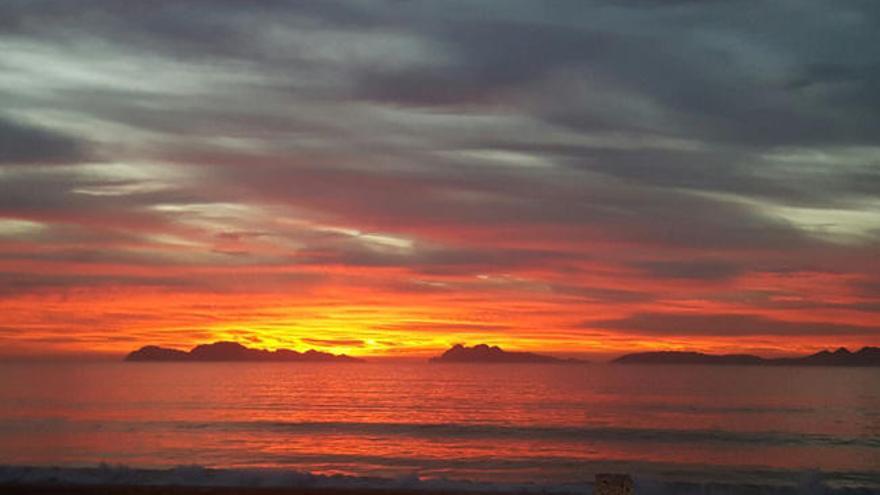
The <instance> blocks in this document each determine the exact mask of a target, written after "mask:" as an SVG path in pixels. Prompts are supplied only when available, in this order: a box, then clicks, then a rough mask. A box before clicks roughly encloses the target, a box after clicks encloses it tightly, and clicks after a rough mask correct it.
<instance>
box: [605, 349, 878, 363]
mask: <svg viewBox="0 0 880 495" xmlns="http://www.w3.org/2000/svg"><path fill="white" fill-rule="evenodd" d="M612 363H618V364H712V365H732V364H738V365H760V366H784V365H789V366H880V347H863V348H862V349H861V350H859V351H858V352H850V351H848V350H847V349H846V348H844V347H841V348H840V349H837V350H836V351H834V352H830V351H821V352H817V353H815V354H810V355H809V356H802V357H794V358H762V357H760V356H753V355H750V354H720V355H713V354H703V353H701V352H682V351H660V352H638V353H635V354H627V355H625V356H621V357H619V358H617V359H615V360H614V361H612Z"/></svg>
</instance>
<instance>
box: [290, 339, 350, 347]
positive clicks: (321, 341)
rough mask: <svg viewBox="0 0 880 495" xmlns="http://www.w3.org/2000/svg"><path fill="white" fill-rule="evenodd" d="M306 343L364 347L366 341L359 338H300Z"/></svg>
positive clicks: (326, 345) (324, 345)
mask: <svg viewBox="0 0 880 495" xmlns="http://www.w3.org/2000/svg"><path fill="white" fill-rule="evenodd" d="M299 340H301V341H302V342H304V343H306V344H311V345H314V346H318V347H363V346H364V341H363V340H358V339H311V338H301V339H299Z"/></svg>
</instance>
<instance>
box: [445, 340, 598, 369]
mask: <svg viewBox="0 0 880 495" xmlns="http://www.w3.org/2000/svg"><path fill="white" fill-rule="evenodd" d="M430 362H432V363H568V364H574V363H586V362H588V361H582V360H579V359H560V358H555V357H552V356H544V355H542V354H534V353H531V352H508V351H505V350H503V349H501V348H500V347H498V346H494V345H493V346H488V345H486V344H479V345H475V346H473V347H467V346H464V345H462V344H456V345H454V346H452V347H451V348H450V349H449V350H447V351H446V352H444V353H443V354H441V355H440V356H437V357H434V358H431V359H430Z"/></svg>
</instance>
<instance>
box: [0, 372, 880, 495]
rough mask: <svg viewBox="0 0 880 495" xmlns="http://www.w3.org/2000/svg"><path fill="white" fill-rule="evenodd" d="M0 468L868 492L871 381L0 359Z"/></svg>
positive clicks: (876, 462)
mask: <svg viewBox="0 0 880 495" xmlns="http://www.w3.org/2000/svg"><path fill="white" fill-rule="evenodd" d="M0 465H2V466H3V467H2V468H0V482H4V481H6V482H9V481H10V480H12V481H15V480H19V481H21V480H34V479H37V480H38V479H41V477H43V478H45V477H50V478H52V479H53V480H56V481H57V480H59V479H60V480H65V479H68V478H69V479H71V480H75V479H77V478H78V477H79V478H81V477H83V476H85V477H87V478H88V477H90V478H88V479H90V480H92V481H95V480H100V479H102V477H104V478H108V479H110V480H116V481H118V482H136V483H137V482H144V483H172V482H174V483H181V482H187V480H189V482H193V483H198V482H200V481H199V480H201V482H210V483H215V484H216V483H224V482H230V483H250V484H260V483H263V484H272V483H276V484H278V483H280V484H284V483H297V482H299V483H303V482H309V483H330V484H333V483H336V484H343V485H345V484H352V483H353V484H357V486H363V485H370V484H371V483H374V484H379V485H381V484H383V483H384V484H386V485H387V484H388V483H392V484H393V483H396V484H405V485H407V486H409V485H413V486H422V487H424V488H426V489H429V488H431V487H446V488H448V487H459V488H461V487H476V488H477V489H480V490H498V491H505V490H510V491H542V492H572V493H574V492H579V493H583V492H584V490H587V491H588V490H589V483H590V482H591V481H592V479H593V476H594V475H595V474H596V473H597V472H624V473H630V474H632V475H633V476H634V477H635V479H636V482H637V485H639V486H642V487H654V488H652V490H655V491H657V490H659V491H662V489H660V488H657V487H664V486H666V487H668V486H679V487H681V486H685V487H690V490H692V491H694V492H707V491H709V492H711V491H713V490H714V491H715V492H723V493H738V492H744V493H745V492H749V493H751V492H753V491H754V490H756V489H757V490H759V491H762V492H767V491H768V490H769V491H773V490H783V491H784V492H785V493H793V492H811V493H819V492H833V491H843V492H847V493H880V369H870V368H815V367H812V368H808V367H741V366H729V367H725V366H714V367H713V366H662V365H657V366H639V365H630V366H626V365H610V364H592V365H554V364H548V365H542V364H529V365H501V364H495V365H474V364H390V363H367V364H322V363H314V364H300V363H122V362H119V363H115V362H113V363H111V362H95V363H69V362H67V363H33V362H31V363H11V362H7V363H0ZM65 477H66V478H65ZM169 480H171V481H169ZM223 480H226V481H223ZM297 480H299V481H297ZM303 480H306V481H303ZM395 486H397V485H395ZM756 487H757V488H756ZM645 490H648V489H647V488H644V490H642V491H645ZM817 490H818V491H817ZM648 491H650V490H648Z"/></svg>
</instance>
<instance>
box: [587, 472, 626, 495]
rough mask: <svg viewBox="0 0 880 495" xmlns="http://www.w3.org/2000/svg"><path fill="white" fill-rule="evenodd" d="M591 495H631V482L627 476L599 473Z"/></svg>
mask: <svg viewBox="0 0 880 495" xmlns="http://www.w3.org/2000/svg"><path fill="white" fill-rule="evenodd" d="M593 495H633V480H632V478H630V476H629V475H628V474H612V473H599V474H597V475H596V481H595V483H594V484H593Z"/></svg>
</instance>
